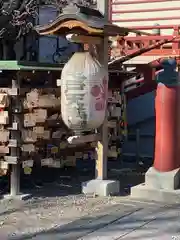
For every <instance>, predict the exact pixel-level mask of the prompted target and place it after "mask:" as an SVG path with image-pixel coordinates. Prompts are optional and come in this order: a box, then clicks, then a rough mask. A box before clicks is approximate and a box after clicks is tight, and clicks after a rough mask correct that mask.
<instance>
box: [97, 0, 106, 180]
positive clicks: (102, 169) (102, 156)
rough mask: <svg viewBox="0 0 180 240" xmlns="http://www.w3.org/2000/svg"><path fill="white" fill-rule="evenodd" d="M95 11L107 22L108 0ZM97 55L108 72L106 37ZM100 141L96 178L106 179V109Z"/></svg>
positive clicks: (98, 0) (100, 1) (98, 1)
mask: <svg viewBox="0 0 180 240" xmlns="http://www.w3.org/2000/svg"><path fill="white" fill-rule="evenodd" d="M97 9H98V10H99V11H100V12H101V13H102V14H103V15H104V16H105V18H106V19H107V20H108V17H109V16H108V13H109V0H97ZM98 48H99V49H98V53H99V59H100V62H101V63H102V64H103V65H104V67H105V69H106V70H107V71H108V37H105V38H104V39H103V42H102V44H101V45H98ZM101 134H102V140H101V141H99V142H98V145H97V162H96V178H97V179H101V180H105V179H107V155H108V121H107V107H106V117H105V120H104V123H103V125H102V128H101Z"/></svg>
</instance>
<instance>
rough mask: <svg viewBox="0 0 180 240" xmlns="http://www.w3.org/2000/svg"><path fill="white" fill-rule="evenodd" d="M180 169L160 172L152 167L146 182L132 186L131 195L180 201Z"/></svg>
mask: <svg viewBox="0 0 180 240" xmlns="http://www.w3.org/2000/svg"><path fill="white" fill-rule="evenodd" d="M179 183H180V169H179V168H178V169H175V170H173V171H169V172H159V171H157V170H156V169H155V168H153V167H151V168H150V169H149V170H148V171H147V173H146V175H145V183H143V184H140V185H137V186H135V187H132V188H131V197H132V198H138V199H145V200H152V201H158V202H167V203H180V189H178V188H179Z"/></svg>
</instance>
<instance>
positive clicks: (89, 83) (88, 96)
mask: <svg viewBox="0 0 180 240" xmlns="http://www.w3.org/2000/svg"><path fill="white" fill-rule="evenodd" d="M61 81H62V84H61V113H62V119H63V121H64V123H65V124H66V125H67V127H68V128H70V129H72V130H73V131H74V132H75V133H76V134H81V133H82V132H84V131H91V130H93V129H96V128H98V127H100V126H101V125H102V123H103V121H104V118H105V112H106V105H107V95H108V94H107V93H108V72H107V71H105V69H104V67H103V66H102V65H101V64H100V63H99V62H98V61H97V60H96V59H95V58H93V57H92V56H91V55H90V53H88V52H78V53H75V54H74V55H73V56H72V58H71V59H70V60H69V61H68V63H66V65H65V66H64V68H63V70H62V74H61Z"/></svg>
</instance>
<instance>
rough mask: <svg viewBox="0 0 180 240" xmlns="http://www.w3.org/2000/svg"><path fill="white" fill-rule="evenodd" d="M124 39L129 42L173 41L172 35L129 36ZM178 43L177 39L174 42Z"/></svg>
mask: <svg viewBox="0 0 180 240" xmlns="http://www.w3.org/2000/svg"><path fill="white" fill-rule="evenodd" d="M123 39H125V40H128V41H134V42H136V41H152V40H153V41H160V40H164V39H167V40H171V39H172V35H162V36H154V35H152V36H129V37H128V36H127V37H124V38H123ZM174 41H176V42H178V41H179V39H175V40H173V42H174Z"/></svg>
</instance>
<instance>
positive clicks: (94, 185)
mask: <svg viewBox="0 0 180 240" xmlns="http://www.w3.org/2000/svg"><path fill="white" fill-rule="evenodd" d="M82 192H83V193H84V194H94V195H98V196H101V197H105V196H109V195H118V194H119V192H120V183H119V181H113V180H98V179H94V180H90V181H87V182H83V183H82Z"/></svg>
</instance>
